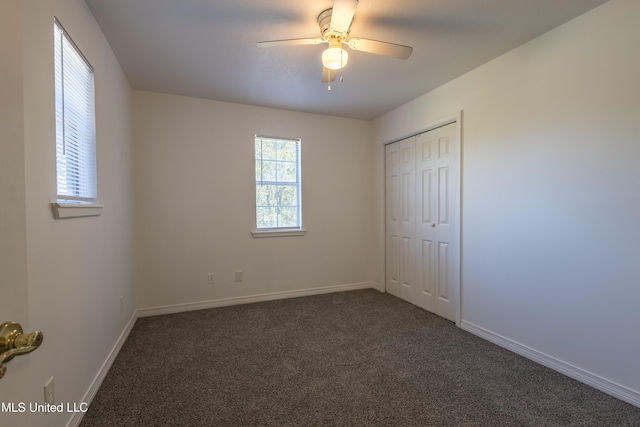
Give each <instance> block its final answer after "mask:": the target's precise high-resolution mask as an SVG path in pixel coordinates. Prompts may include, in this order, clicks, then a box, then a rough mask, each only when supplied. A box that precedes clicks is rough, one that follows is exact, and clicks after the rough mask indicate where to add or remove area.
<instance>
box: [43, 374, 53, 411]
mask: <svg viewBox="0 0 640 427" xmlns="http://www.w3.org/2000/svg"><path fill="white" fill-rule="evenodd" d="M54 402H55V395H54V390H53V377H51V378H49V381H47V382H46V383H45V384H44V403H48V404H49V405H53V404H54Z"/></svg>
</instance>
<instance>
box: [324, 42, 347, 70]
mask: <svg viewBox="0 0 640 427" xmlns="http://www.w3.org/2000/svg"><path fill="white" fill-rule="evenodd" d="M348 60H349V54H348V53H347V51H346V50H344V49H342V48H341V47H340V44H337V45H333V44H332V45H330V46H329V48H328V49H327V50H325V51H324V52H322V65H324V66H325V67H326V68H328V69H330V70H339V69H341V68H344V67H345V66H346V65H347V61H348Z"/></svg>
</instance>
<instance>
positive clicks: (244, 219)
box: [134, 91, 372, 308]
mask: <svg viewBox="0 0 640 427" xmlns="http://www.w3.org/2000/svg"><path fill="white" fill-rule="evenodd" d="M134 106H135V107H134V110H135V141H136V142H135V144H136V152H135V157H136V167H135V169H136V195H137V196H136V203H137V205H136V211H137V223H136V225H137V245H138V246H137V249H136V251H137V263H136V266H137V292H138V301H139V307H140V308H148V307H159V306H166V305H175V304H182V303H190V302H198V301H211V300H219V299H224V298H238V297H246V296H253V295H261V294H274V293H278V292H292V291H299V290H304V289H314V288H320V287H325V286H336V285H351V284H358V283H363V282H369V281H370V280H371V273H370V270H371V260H372V257H371V256H370V255H369V252H368V251H369V248H370V246H371V245H370V237H371V230H372V223H371V216H370V211H371V206H372V205H371V196H372V194H371V193H372V189H371V185H370V179H371V152H372V148H371V146H370V144H369V141H370V139H371V134H370V122H366V121H360V120H352V119H343V118H337V117H327V116H319V115H313V114H307V113H298V112H292V111H284V110H276V109H269V108H261V107H251V106H246V105H237V104H229V103H223V102H215V101H206V100H201V99H194V98H186V97H179V96H172V95H161V94H157V93H150V92H141V91H135V92H134ZM256 134H263V135H272V136H281V137H294V138H301V139H302V148H301V152H302V210H303V226H304V228H306V229H307V234H306V235H305V236H300V237H279V238H253V237H252V236H251V234H250V231H251V230H252V229H253V228H255V224H254V215H255V204H254V203H255V202H254V186H255V181H254V176H255V175H254V136H255V135H256ZM236 270H243V272H244V281H243V282H241V283H236V282H234V272H235V271H236ZM208 273H215V274H216V284H215V285H208V284H207V274H208Z"/></svg>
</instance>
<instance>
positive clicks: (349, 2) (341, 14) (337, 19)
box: [329, 0, 358, 33]
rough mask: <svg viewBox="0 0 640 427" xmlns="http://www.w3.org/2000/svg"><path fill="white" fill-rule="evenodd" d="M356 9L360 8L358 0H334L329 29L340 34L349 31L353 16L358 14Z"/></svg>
mask: <svg viewBox="0 0 640 427" xmlns="http://www.w3.org/2000/svg"><path fill="white" fill-rule="evenodd" d="M356 7H358V0H333V11H332V12H331V24H330V25H329V28H331V29H332V30H333V31H337V32H339V33H346V32H347V31H349V27H351V21H353V15H354V14H355V13H356Z"/></svg>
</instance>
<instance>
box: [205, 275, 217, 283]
mask: <svg viewBox="0 0 640 427" xmlns="http://www.w3.org/2000/svg"><path fill="white" fill-rule="evenodd" d="M207 283H209V284H210V285H215V284H216V275H215V273H209V276H207Z"/></svg>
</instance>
